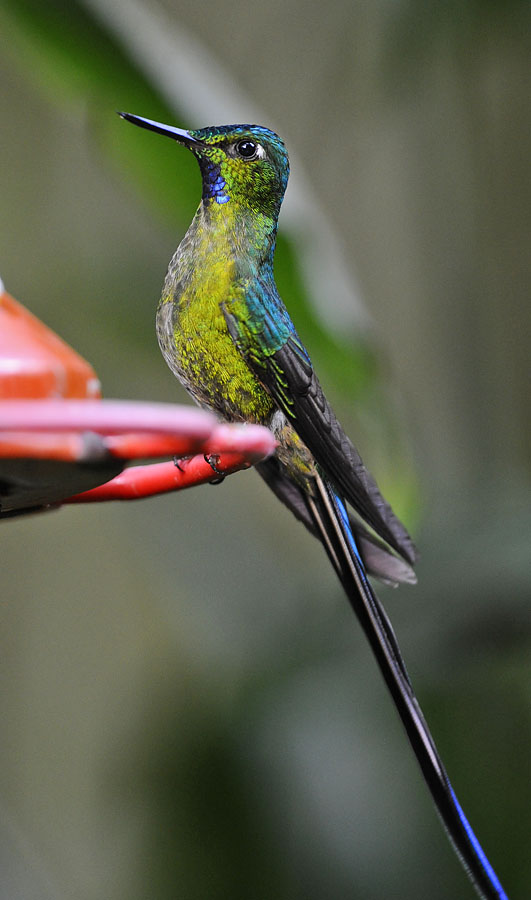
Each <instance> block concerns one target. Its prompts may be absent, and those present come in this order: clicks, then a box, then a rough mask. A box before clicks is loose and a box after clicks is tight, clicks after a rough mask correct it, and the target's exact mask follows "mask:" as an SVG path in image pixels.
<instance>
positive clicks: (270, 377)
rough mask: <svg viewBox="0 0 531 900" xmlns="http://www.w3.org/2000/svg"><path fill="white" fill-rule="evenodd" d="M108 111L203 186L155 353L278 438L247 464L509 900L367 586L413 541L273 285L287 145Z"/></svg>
mask: <svg viewBox="0 0 531 900" xmlns="http://www.w3.org/2000/svg"><path fill="white" fill-rule="evenodd" d="M119 115H120V116H121V117H122V118H123V119H126V120H127V121H129V122H131V123H133V124H134V125H138V126H140V127H142V128H146V129H148V130H149V131H153V132H156V133H158V134H162V135H165V136H166V137H169V138H171V139H172V140H174V141H176V142H177V144H180V145H182V146H184V147H186V148H187V149H188V150H190V151H191V152H192V153H193V155H194V156H195V158H196V160H197V162H198V164H199V168H200V172H201V177H202V198H201V202H200V204H199V207H198V209H197V212H196V214H195V216H194V218H193V220H192V223H191V225H190V227H189V228H188V231H187V232H186V234H185V236H184V238H183V240H182V241H181V243H180V244H179V246H178V248H177V250H176V252H175V254H174V256H173V257H172V259H171V261H170V264H169V267H168V271H167V275H166V279H165V281H164V286H163V289H162V296H161V299H160V302H159V306H158V310H157V322H156V328H157V336H158V341H159V345H160V348H161V351H162V354H163V356H164V358H165V360H166V362H167V364H168V366H169V367H170V369H171V370H172V372H173V373H174V374H175V375H176V376H177V378H178V379H179V380H180V381H181V383H182V384H183V385H184V387H185V388H186V390H187V391H188V392H189V393H190V395H191V396H192V397H193V399H194V400H195V401H196V402H197V403H198V404H199V405H200V406H202V407H205V408H207V409H209V410H212V411H214V412H215V413H216V414H217V415H218V416H219V418H220V419H222V420H225V421H229V422H242V423H246V422H248V423H250V422H252V423H257V424H260V425H265V426H267V427H268V428H269V429H271V431H272V432H273V434H274V435H275V438H276V441H277V449H276V452H275V454H274V455H273V456H272V457H270V458H269V459H267V460H266V461H264V462H262V463H260V464H259V465H258V466H256V468H257V469H258V472H259V474H260V475H261V476H262V478H263V479H264V480H265V482H266V483H267V484H268V486H269V487H270V488H271V489H272V490H273V492H274V493H275V494H276V496H277V497H278V499H279V500H280V501H281V502H282V503H283V504H285V505H286V506H287V507H288V508H289V509H290V510H291V511H292V512H293V513H294V515H295V516H296V518H297V519H298V520H299V521H301V522H302V523H303V524H304V525H305V526H306V528H307V529H308V530H309V531H310V532H311V533H312V534H313V535H314V536H315V537H317V538H318V540H319V541H320V542H321V544H322V545H323V547H324V550H325V552H326V554H327V556H328V558H329V560H330V563H331V565H332V567H333V569H334V570H335V572H336V574H337V576H338V577H339V580H340V582H341V584H342V586H343V589H344V591H345V594H346V596H347V598H348V600H349V602H350V604H351V606H352V608H353V610H354V612H355V614H356V616H357V618H358V621H359V623H360V625H361V627H362V629H363V631H364V632H365V635H366V637H367V639H368V641H369V644H370V646H371V648H372V651H373V653H374V656H375V658H376V661H377V663H378V666H379V668H380V670H381V673H382V675H383V677H384V680H385V682H386V684H387V687H388V689H389V691H390V693H391V696H392V699H393V701H394V704H395V706H396V708H397V711H398V713H399V715H400V717H401V719H402V722H403V724H404V726H405V730H406V733H407V735H408V738H409V740H410V743H411V745H412V747H413V750H414V752H415V754H416V757H417V760H418V762H419V764H420V767H421V770H422V773H423V775H424V778H425V780H426V783H427V785H428V787H429V789H430V791H431V794H432V797H433V800H434V802H435V805H436V808H437V810H438V812H439V814H440V816H441V818H442V821H443V823H444V825H445V827H446V830H447V833H448V835H449V837H450V840H451V842H452V843H453V845H454V848H455V850H456V852H457V855H458V856H459V857H460V859H461V861H462V862H463V865H464V867H465V869H466V870H467V872H468V874H469V876H470V878H471V880H472V882H473V884H474V886H475V888H476V890H477V893H478V894H479V896H480V897H483V898H485V900H507V895H506V894H505V892H504V890H503V888H502V886H501V884H500V882H499V880H498V878H497V876H496V874H495V872H494V870H493V868H492V866H491V864H490V862H489V861H488V859H487V857H486V856H485V853H484V851H483V850H482V848H481V846H480V844H479V842H478V840H477V838H476V836H475V834H474V832H473V831H472V828H471V826H470V824H469V822H468V820H467V818H466V817H465V814H464V812H463V810H462V808H461V806H460V804H459V802H458V800H457V798H456V796H455V793H454V791H453V788H452V786H451V784H450V781H449V779H448V775H447V774H446V770H445V768H444V765H443V763H442V761H441V758H440V756H439V753H438V751H437V748H436V745H435V743H434V740H433V738H432V736H431V733H430V730H429V728H428V725H427V723H426V720H425V719H424V716H423V713H422V710H421V708H420V705H419V703H418V700H417V697H416V695H415V693H414V690H413V687H412V684H411V681H410V678H409V675H408V672H407V669H406V666H405V663H404V660H403V658H402V654H401V652H400V649H399V646H398V643H397V639H396V637H395V634H394V631H393V629H392V626H391V624H390V622H389V619H388V617H387V614H386V612H385V610H384V608H383V606H382V604H381V602H380V600H379V598H378V597H377V595H376V593H375V591H374V590H373V588H372V585H371V583H370V581H369V578H368V576H369V575H371V576H374V577H375V578H378V579H380V580H382V581H384V582H387V583H390V584H393V585H396V584H399V583H404V582H406V583H407V582H409V583H414V582H415V581H416V577H415V573H414V570H413V566H414V564H415V561H416V558H417V552H416V549H415V546H414V544H413V541H412V539H411V537H410V536H409V534H408V532H407V530H406V528H405V527H404V525H403V524H402V523H401V522H400V521H399V519H398V518H397V516H396V515H395V514H394V512H393V510H392V509H391V507H390V505H389V504H388V503H387V501H386V500H385V499H384V498H383V497H382V495H381V493H380V490H379V488H378V486H377V484H376V481H375V480H374V478H373V477H372V475H371V474H370V473H369V471H368V470H367V468H366V467H365V465H364V463H363V461H362V459H361V457H360V455H359V453H358V451H357V450H356V448H355V446H354V444H353V443H352V441H351V440H350V438H349V437H348V436H347V434H346V433H345V431H344V429H343V428H342V426H341V425H340V423H339V421H338V419H337V417H336V415H335V413H334V411H333V409H332V407H331V405H330V403H329V402H328V400H327V398H326V396H325V394H324V391H323V389H322V387H321V385H320V383H319V380H318V377H317V374H316V372H315V370H314V367H313V365H312V361H311V358H310V355H309V353H308V351H307V349H306V348H305V346H304V344H303V342H302V341H301V339H300V337H299V335H298V334H297V331H296V329H295V326H294V324H293V322H292V320H291V318H290V315H289V313H288V311H287V309H286V306H285V305H284V303H283V301H282V299H281V298H280V296H279V293H278V290H277V287H276V284H275V279H274V272H273V261H274V254H275V242H276V235H277V225H278V217H279V213H280V208H281V204H282V200H283V197H284V193H285V191H286V187H287V183H288V176H289V158H288V154H287V151H286V148H285V145H284V143H283V141H282V140H281V138H280V137H279V136H278V135H277V134H275V132H273V131H271V130H269V129H268V128H265V127H263V126H259V125H221V126H212V127H206V128H200V129H196V130H190V131H186V130H183V129H180V128H176V127H174V126H171V125H164V124H162V123H160V122H155V121H153V120H151V119H146V118H143V117H141V116H137V115H133V114H131V113H125V112H121V113H119ZM212 465H213V468H214V470H215V463H212Z"/></svg>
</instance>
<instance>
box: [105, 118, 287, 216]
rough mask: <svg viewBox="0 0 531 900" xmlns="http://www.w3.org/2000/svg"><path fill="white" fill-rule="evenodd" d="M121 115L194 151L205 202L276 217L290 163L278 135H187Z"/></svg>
mask: <svg viewBox="0 0 531 900" xmlns="http://www.w3.org/2000/svg"><path fill="white" fill-rule="evenodd" d="M119 115H120V116H122V118H123V119H127V121H128V122H132V123H133V124H134V125H140V126H141V127H142V128H147V129H149V130H150V131H156V132H158V133H159V134H165V135H166V136H167V137H171V138H173V140H175V141H177V143H179V144H183V145H184V146H185V147H188V149H189V150H191V151H192V153H193V154H194V156H195V157H196V158H197V161H198V162H199V166H200V169H201V175H202V178H203V201H204V202H212V203H217V204H220V205H222V204H225V203H235V204H237V205H238V206H241V207H244V208H248V209H250V210H251V211H254V212H261V213H266V214H270V215H275V214H277V213H278V209H279V207H280V204H281V203H282V198H283V196H284V192H285V190H286V185H287V183H288V175H289V159H288V154H287V152H286V148H285V147H284V144H283V142H282V140H281V139H280V138H279V136H278V135H277V134H275V132H274V131H270V130H269V129H268V128H263V127H261V126H260V125H219V126H212V127H210V128H199V129H197V130H196V131H183V130H182V129H180V128H174V127H173V126H172V125H162V124H160V123H159V122H153V121H152V120H151V119H144V118H142V117H141V116H134V115H131V114H130V113H120V114H119Z"/></svg>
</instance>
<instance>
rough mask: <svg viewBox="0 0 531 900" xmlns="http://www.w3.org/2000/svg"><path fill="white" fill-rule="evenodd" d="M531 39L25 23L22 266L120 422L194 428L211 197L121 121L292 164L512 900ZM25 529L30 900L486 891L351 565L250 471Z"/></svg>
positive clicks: (518, 16) (328, 325)
mask: <svg viewBox="0 0 531 900" xmlns="http://www.w3.org/2000/svg"><path fill="white" fill-rule="evenodd" d="M530 26H531V9H530V5H529V3H525V2H516V0H513V2H507V0H506V2H495V0H475V2H472V0H462V2H460V3H454V2H450V3H446V4H437V3H433V2H429V0H422V2H421V0H409V2H407V0H401V2H397V3H396V2H395V3H388V2H384V0H372V2H369V0H365V2H363V0H359V2H354V3H352V2H351V0H332V2H330V3H329V4H326V5H325V4H310V3H307V2H306V3H305V2H302V0H283V2H278V0H270V2H269V3H258V2H256V0H250V2H247V3H242V2H239V0H235V2H230V3H229V2H227V0H218V2H217V3H214V2H212V0H206V2H202V3H194V2H191V0H186V2H182V3H177V2H175V0H113V2H108V0H84V2H79V0H78V2H75V0H71V2H59V0H48V2H46V3H45V4H43V3H42V2H37V0H3V2H2V5H1V6H0V120H1V122H2V128H1V139H0V151H1V164H0V273H1V275H2V278H3V280H4V283H5V285H6V288H7V289H8V290H9V291H10V292H11V293H12V294H14V295H15V296H16V297H17V298H18V299H19V300H20V301H22V302H23V303H25V304H26V305H27V306H28V307H29V308H30V309H31V310H32V311H33V312H35V313H36V314H37V315H39V316H40V317H41V318H43V319H44V320H45V321H46V322H47V323H48V324H49V325H50V326H52V327H53V328H54V329H55V330H56V331H58V332H59V333H60V334H61V335H62V336H63V337H64V338H65V339H66V340H67V341H68V342H69V343H71V344H72V345H73V346H74V347H75V348H76V349H77V350H79V352H80V353H82V355H83V356H85V357H86V358H87V359H88V360H90V362H92V364H93V365H94V366H95V368H96V370H97V371H98V374H99V375H100V378H101V380H102V382H103V386H104V391H105V394H106V396H108V397H110V396H116V397H123V398H138V399H149V400H163V401H168V400H178V401H186V398H185V396H184V395H183V393H182V392H181V390H180V388H179V387H178V386H177V384H176V382H175V381H174V379H173V378H172V376H171V374H170V373H169V370H167V369H166V367H165V365H164V363H163V361H162V358H161V357H160V355H159V351H158V348H157V345H156V339H155V334H154V313H155V308H156V304H157V300H158V295H159V291H160V287H161V284H162V280H163V276H164V272H165V268H166V265H167V262H168V260H169V258H170V256H171V254H172V253H173V250H174V248H175V246H176V244H177V242H178V241H179V239H180V238H181V236H182V234H183V233H184V230H185V228H186V226H187V223H188V222H189V220H190V219H191V216H192V214H193V212H194V209H195V206H196V205H197V202H198V198H199V194H200V183H199V175H198V172H197V171H196V169H195V163H194V161H193V160H192V159H191V158H189V156H188V155H187V154H186V153H185V152H184V151H183V150H182V149H180V148H176V147H175V146H174V145H173V144H172V143H171V142H170V141H164V140H162V139H159V138H157V137H156V136H154V135H152V134H148V133H144V132H140V131H139V130H137V129H133V128H131V127H130V126H129V125H127V124H126V123H124V122H122V121H121V120H119V119H118V117H117V116H116V115H115V110H116V109H125V110H128V111H131V112H135V113H138V114H140V115H145V116H148V117H150V118H155V119H157V118H158V119H161V120H162V121H167V122H174V123H175V124H178V125H181V126H188V127H199V126H202V125H205V124H220V123H227V122H234V121H236V122H238V121H252V122H259V123H260V124H264V125H268V126H270V127H272V128H274V129H275V130H277V131H279V133H281V134H282V136H283V137H284V138H285V140H286V142H287V144H288V148H289V150H290V154H291V158H292V179H291V182H290V187H289V190H288V196H287V199H286V203H285V206H284V209H283V214H282V224H283V228H282V234H281V238H280V241H279V259H278V266H277V275H278V281H279V285H280V287H281V291H282V294H283V296H284V299H285V300H286V302H287V304H288V306H289V307H290V309H291V310H292V312H293V314H294V317H295V319H296V323H297V326H298V327H299V331H300V332H301V334H302V336H303V337H304V339H305V340H306V342H307V343H308V344H309V346H310V349H311V352H312V356H313V357H314V360H315V362H316V365H317V367H318V369H319V372H320V375H321V376H322V381H323V382H324V384H325V386H326V388H327V392H328V393H329V394H330V396H331V397H333V399H334V402H335V405H336V408H337V409H338V412H339V414H340V416H341V418H342V420H343V421H344V423H345V425H346V426H347V430H349V432H350V433H351V434H352V435H353V437H354V438H355V440H356V443H358V445H359V446H360V448H361V449H362V453H363V456H364V457H365V459H366V460H367V461H368V462H369V464H370V467H371V469H373V471H374V472H375V474H376V475H377V477H378V480H379V482H380V484H381V486H382V487H383V489H384V492H385V493H386V494H387V495H388V496H389V497H390V498H391V500H392V501H393V503H394V505H395V506H396V507H397V509H398V511H399V513H400V514H401V515H402V516H403V517H404V518H405V519H406V521H407V522H408V524H409V525H410V526H411V528H412V530H413V531H414V532H415V537H416V539H417V542H418V545H419V547H420V551H421V560H420V563H419V566H418V575H419V585H418V586H417V587H416V588H402V589H400V590H399V591H398V592H392V591H383V590H382V591H381V594H382V596H383V597H384V600H385V603H386V606H387V608H388V610H389V612H390V616H391V619H392V620H393V622H394V624H395V626H396V630H397V633H398V637H399V640H400V642H401V644H402V647H403V650H404V655H405V658H406V661H407V662H408V666H409V669H410V673H411V675H412V678H413V681H414V684H415V686H416V689H417V692H418V694H419V697H420V700H421V703H422V705H423V707H424V710H425V712H426V715H427V718H428V721H429V722H430V724H431V726H432V730H433V733H434V736H435V738H436V740H437V742H438V744H439V747H440V750H441V753H442V755H443V758H444V759H445V762H446V764H447V768H448V771H449V774H450V777H451V778H452V780H453V782H454V786H455V788H456V790H457V793H458V795H459V797H460V798H461V801H462V803H463V805H464V807H465V810H466V811H467V813H468V815H469V817H470V819H471V822H472V824H473V826H474V827H475V828H476V830H477V832H478V834H479V836H480V839H481V840H482V842H483V844H484V846H485V849H486V851H487V853H488V854H489V855H490V856H491V858H492V861H493V863H494V864H495V867H496V869H497V870H498V873H499V875H500V877H501V879H502V881H503V883H504V886H505V887H506V889H507V891H508V893H509V894H510V896H511V897H512V898H518V897H521V898H523V897H525V896H527V894H528V886H529V883H530V882H531V856H530V854H529V834H530V833H531V802H530V801H531V790H530V766H529V759H530V757H531V716H530V703H531V687H530V675H531V652H530V651H531V617H530V606H529V602H528V600H529V593H530V585H531V570H530V567H529V553H528V544H529V537H528V536H529V525H530V518H531V515H530V504H529V499H530V491H529V487H530V468H531V460H530V452H529V451H530V440H529V438H530V416H529V383H528V380H526V376H528V358H529V333H530V324H531V323H530V309H531V305H530V303H529V284H530V280H531V279H530V275H531V253H530V239H531V179H530V175H529V160H530V158H531V110H530V104H529V97H530V96H531V65H530V59H531V27H530ZM186 402H187V401H186ZM0 530H1V532H2V534H1V538H2V540H1V544H0V561H1V585H2V590H1V596H2V604H1V624H0V635H1V637H0V640H1V655H0V658H1V664H0V665H1V684H2V700H1V703H2V707H1V718H2V724H3V728H2V736H3V739H2V743H1V747H2V751H1V757H0V758H1V761H2V764H1V766H0V773H1V776H0V777H1V796H0V873H1V874H0V898H2V900H4V898H5V900H33V898H35V900H41V898H42V900H48V898H58V900H62V898H64V900H67V898H72V900H74V898H75V900H96V898H103V897H105V898H106V900H122V898H124V900H125V898H128V900H146V898H157V900H170V898H171V900H173V898H190V900H206V898H209V900H222V898H223V900H224V898H229V897H230V898H231V900H237V898H242V900H243V898H249V897H252V898H256V900H260V898H264V900H265V898H272V897H275V898H279V900H320V898H322V897H327V898H340V897H341V898H342V900H344V898H348V900H358V898H360V900H361V898H363V900H381V898H396V900H400V898H425V897H429V898H430V900H448V898H453V900H461V898H463V900H466V898H471V897H472V896H473V891H472V888H471V887H470V886H469V884H468V883H467V881H466V878H465V876H464V874H463V872H462V871H461V869H460V866H459V865H458V863H457V861H456V860H455V858H454V856H453V853H452V851H451V849H450V847H449V845H448V842H447V840H446V838H445V836H444V833H443V831H442V829H441V827H440V824H439V822H438V819H437V817H436V815H435V814H434V811H433V808H432V805H431V802H430V799H429V796H428V793H427V790H426V788H425V787H424V785H423V783H422V780H421V778H420V775H419V772H418V771H417V768H416V764H415V762H414V760H413V757H412V753H411V752H410V750H409V747H408V745H407V742H406V739H405V736H404V734H403V732H402V729H401V726H400V723H399V722H398V719H397V716H396V714H395V712H394V710H393V708H392V705H391V702H390V700H389V699H388V697H387V694H386V691H385V688H384V686H383V683H382V682H381V679H380V676H379V674H378V673H377V671H376V667H375V665H374V663H373V661H372V659H371V657H370V654H369V651H368V649H367V647H366V646H365V642H364V640H363V638H362V636H361V635H360V634H359V631H358V628H357V626H356V623H355V621H354V619H353V617H352V615H351V612H350V610H349V609H348V607H347V604H346V603H345V600H344V597H343V596H342V593H341V590H340V588H339V586H338V584H336V581H335V579H334V577H333V574H332V573H331V572H330V571H329V566H328V564H327V562H326V560H325V557H324V555H323V554H322V553H320V552H317V546H316V545H315V544H314V542H313V541H312V538H311V537H310V536H308V535H307V534H306V533H305V532H304V529H302V527H301V526H299V525H297V523H295V522H294V521H293V520H292V519H291V518H290V516H289V514H288V513H287V512H286V511H285V510H284V509H283V508H280V507H279V506H278V505H277V503H276V501H275V499H274V498H273V496H272V495H271V496H270V495H269V493H268V491H267V490H266V488H265V487H264V486H263V485H262V483H261V482H260V479H259V478H258V477H257V476H256V475H255V474H254V473H253V472H247V473H240V474H238V475H236V476H234V477H232V478H230V479H227V481H226V482H225V483H224V484H223V486H221V487H217V488H213V487H204V488H201V489H195V490H193V491H189V492H185V493H183V494H182V495H180V496H177V495H175V496H167V497H164V498H161V499H157V500H151V501H147V502H142V503H138V504H136V505H135V504H130V505H127V506H120V505H118V504H116V505H109V506H105V505H103V506H101V507H95V508H91V507H87V508H65V509H63V510H60V511H58V512H54V513H49V514H46V515H42V516H38V517H35V518H28V519H27V520H26V519H21V520H19V521H4V522H3V523H1V529H0Z"/></svg>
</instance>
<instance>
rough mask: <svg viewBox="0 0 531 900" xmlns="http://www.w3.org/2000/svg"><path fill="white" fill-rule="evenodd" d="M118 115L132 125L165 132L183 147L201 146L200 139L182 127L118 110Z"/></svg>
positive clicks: (160, 132)
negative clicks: (163, 123)
mask: <svg viewBox="0 0 531 900" xmlns="http://www.w3.org/2000/svg"><path fill="white" fill-rule="evenodd" d="M118 115H119V116H121V117H122V119H126V121H127V122H132V123H133V125H139V126H140V128H147V129H148V131H156V132H157V133H158V134H165V135H166V137H170V138H173V140H174V141H177V142H178V143H179V144H184V146H185V147H190V148H192V147H193V146H195V145H197V146H198V147H201V146H202V141H198V140H197V138H195V137H193V136H192V135H191V134H190V132H189V131H184V130H183V129H182V128H175V127H174V126H173V125H162V123H161V122H153V120H152V119H143V118H142V116H134V115H133V114H132V113H126V112H119V113H118Z"/></svg>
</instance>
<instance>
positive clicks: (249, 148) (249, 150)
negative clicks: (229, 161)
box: [236, 138, 263, 159]
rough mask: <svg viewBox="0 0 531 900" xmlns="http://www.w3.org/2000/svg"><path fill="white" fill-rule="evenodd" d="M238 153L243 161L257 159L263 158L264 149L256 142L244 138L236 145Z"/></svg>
mask: <svg viewBox="0 0 531 900" xmlns="http://www.w3.org/2000/svg"><path fill="white" fill-rule="evenodd" d="M236 153H237V154H238V156H241V157H242V159H256V158H257V157H261V156H263V149H262V147H261V146H260V144H257V143H256V141H250V140H249V139H248V138H244V139H243V140H241V141H238V143H237V144H236Z"/></svg>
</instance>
